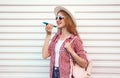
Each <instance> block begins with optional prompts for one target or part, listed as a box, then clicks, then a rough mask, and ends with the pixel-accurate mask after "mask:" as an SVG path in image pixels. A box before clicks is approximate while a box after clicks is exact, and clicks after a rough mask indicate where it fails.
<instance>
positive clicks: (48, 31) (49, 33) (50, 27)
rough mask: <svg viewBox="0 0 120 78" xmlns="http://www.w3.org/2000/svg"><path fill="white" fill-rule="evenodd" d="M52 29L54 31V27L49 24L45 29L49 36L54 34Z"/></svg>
mask: <svg viewBox="0 0 120 78" xmlns="http://www.w3.org/2000/svg"><path fill="white" fill-rule="evenodd" d="M52 29H53V25H52V24H48V25H47V26H46V28H45V30H46V33H47V35H51V34H52Z"/></svg>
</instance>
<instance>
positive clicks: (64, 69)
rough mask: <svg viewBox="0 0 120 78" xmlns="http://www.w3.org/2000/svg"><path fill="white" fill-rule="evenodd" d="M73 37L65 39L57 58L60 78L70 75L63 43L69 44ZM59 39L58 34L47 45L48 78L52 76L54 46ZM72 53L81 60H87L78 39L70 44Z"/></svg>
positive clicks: (67, 56)
mask: <svg viewBox="0 0 120 78" xmlns="http://www.w3.org/2000/svg"><path fill="white" fill-rule="evenodd" d="M74 37H75V36H74V35H73V34H71V36H70V37H69V38H67V39H66V40H65V41H64V43H63V44H62V46H61V48H60V56H59V70H60V78H69V74H70V57H69V53H68V52H67V50H66V49H65V48H64V45H65V42H68V41H69V42H70V41H71V40H72V39H73V38H74ZM59 39H60V33H56V34H55V36H54V37H53V38H52V41H51V43H50V45H49V52H50V55H51V57H50V78H52V74H53V67H54V64H55V45H56V43H57V42H58V40H59ZM71 46H72V48H73V49H74V51H75V52H76V53H77V54H78V55H79V56H80V57H82V58H83V59H85V60H87V58H86V55H85V53H84V52H85V51H84V49H83V45H82V41H81V39H80V37H78V36H77V37H76V38H75V40H74V41H73V42H72V44H71Z"/></svg>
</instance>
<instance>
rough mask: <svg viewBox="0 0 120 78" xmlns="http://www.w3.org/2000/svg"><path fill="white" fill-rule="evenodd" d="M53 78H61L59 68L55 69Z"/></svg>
mask: <svg viewBox="0 0 120 78" xmlns="http://www.w3.org/2000/svg"><path fill="white" fill-rule="evenodd" d="M52 78H60V73H59V67H54V68H53V75H52Z"/></svg>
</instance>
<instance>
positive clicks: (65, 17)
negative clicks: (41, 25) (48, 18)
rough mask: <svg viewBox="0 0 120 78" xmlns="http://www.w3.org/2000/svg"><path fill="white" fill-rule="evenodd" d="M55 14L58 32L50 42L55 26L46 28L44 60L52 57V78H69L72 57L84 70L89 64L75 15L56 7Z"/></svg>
mask: <svg viewBox="0 0 120 78" xmlns="http://www.w3.org/2000/svg"><path fill="white" fill-rule="evenodd" d="M54 12H55V15H56V23H57V25H58V32H56V34H55V35H54V37H53V38H52V40H51V42H50V37H51V33H52V28H53V25H51V24H48V25H47V26H46V29H45V30H46V38H45V42H44V46H43V49H42V51H43V58H44V59H46V58H48V57H49V56H51V57H50V78H69V76H70V56H72V59H73V60H74V63H77V64H78V65H79V66H81V67H83V68H86V67H87V63H88V62H87V58H86V55H85V51H84V49H83V45H82V41H81V39H80V37H79V34H78V32H77V29H76V21H75V19H74V17H73V15H72V14H71V13H70V12H69V11H68V10H67V9H66V8H64V7H61V6H58V7H56V8H55V10H54ZM73 39H74V40H73ZM72 40H73V41H72ZM49 42H50V44H49Z"/></svg>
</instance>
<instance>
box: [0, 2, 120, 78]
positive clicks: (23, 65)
mask: <svg viewBox="0 0 120 78" xmlns="http://www.w3.org/2000/svg"><path fill="white" fill-rule="evenodd" d="M57 5H62V6H65V7H68V8H71V9H73V10H74V11H75V14H76V21H77V24H78V31H79V33H80V36H81V38H82V40H83V43H84V48H85V49H86V50H87V51H88V54H89V56H90V57H91V58H92V59H93V63H94V67H93V71H92V76H91V78H120V57H119V56H120V1H119V0H80V1H79V0H78V1H74V0H73V1H70V0H69V1H68V0H67V1H65V0H60V1H58V0H43V1H40V0H0V78H49V59H48V60H43V59H42V56H41V49H42V46H43V41H44V38H45V30H44V25H43V24H42V22H43V21H47V22H50V23H53V24H56V23H55V19H54V18H55V16H54V13H53V10H54V7H55V6H57ZM56 30H57V29H56V28H54V30H53V32H56Z"/></svg>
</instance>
